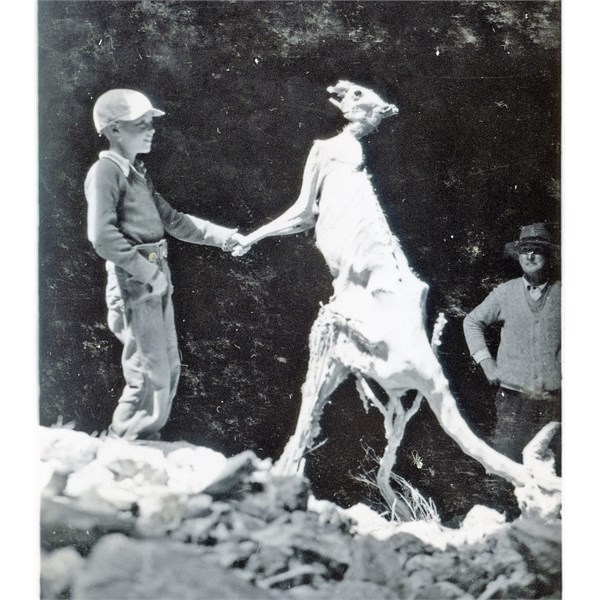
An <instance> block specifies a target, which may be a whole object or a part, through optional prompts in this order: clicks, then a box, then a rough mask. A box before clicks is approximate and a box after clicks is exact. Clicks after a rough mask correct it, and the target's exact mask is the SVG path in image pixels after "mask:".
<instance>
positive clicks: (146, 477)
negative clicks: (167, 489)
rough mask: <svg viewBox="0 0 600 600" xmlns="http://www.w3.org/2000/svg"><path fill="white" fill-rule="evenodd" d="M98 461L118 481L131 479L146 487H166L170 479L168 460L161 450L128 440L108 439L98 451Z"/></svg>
mask: <svg viewBox="0 0 600 600" xmlns="http://www.w3.org/2000/svg"><path fill="white" fill-rule="evenodd" d="M97 460H98V463H99V464H100V465H102V466H103V467H106V468H107V469H108V470H109V471H112V472H113V473H114V474H115V475H116V478H117V480H119V479H125V478H130V479H132V480H133V482H134V483H136V484H137V485H140V486H144V485H166V484H167V481H168V479H169V477H168V475H167V460H166V458H165V455H164V454H163V453H162V452H161V451H160V450H158V449H155V448H149V447H146V446H141V445H136V444H132V443H130V442H128V441H126V440H120V439H107V440H106V441H105V442H104V444H103V445H102V446H101V447H100V448H99V449H98V455H97Z"/></svg>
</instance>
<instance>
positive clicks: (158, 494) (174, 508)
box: [135, 486, 184, 537]
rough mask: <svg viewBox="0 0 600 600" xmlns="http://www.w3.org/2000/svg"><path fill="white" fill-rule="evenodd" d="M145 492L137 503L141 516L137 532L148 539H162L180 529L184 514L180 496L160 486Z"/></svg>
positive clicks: (136, 525) (137, 524)
mask: <svg viewBox="0 0 600 600" xmlns="http://www.w3.org/2000/svg"><path fill="white" fill-rule="evenodd" d="M145 491H146V493H145V494H144V496H143V497H141V498H139V500H138V502H137V505H138V510H139V516H138V518H137V521H136V524H135V527H136V530H137V531H138V532H139V533H140V534H141V535H144V536H147V537H160V536H163V535H165V534H166V533H167V532H168V531H171V530H173V529H176V528H177V527H179V525H180V524H181V521H182V519H183V513H184V510H183V505H182V502H181V500H180V498H179V496H177V495H176V494H174V493H173V492H171V491H170V490H169V489H168V488H164V487H159V486H156V487H155V488H154V489H152V488H147V489H146V490H145Z"/></svg>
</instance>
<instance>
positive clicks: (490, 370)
mask: <svg viewBox="0 0 600 600" xmlns="http://www.w3.org/2000/svg"><path fill="white" fill-rule="evenodd" d="M479 366H480V367H481V368H482V369H483V373H484V374H485V376H486V378H487V380H488V381H489V382H490V383H491V384H497V383H500V379H498V366H497V365H496V361H495V360H494V359H493V358H484V359H483V360H482V361H481V362H480V363H479Z"/></svg>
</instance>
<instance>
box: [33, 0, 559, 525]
mask: <svg viewBox="0 0 600 600" xmlns="http://www.w3.org/2000/svg"><path fill="white" fill-rule="evenodd" d="M38 21H39V39H38V45H39V124H40V125H39V127H40V131H39V186H40V194H39V257H40V258H39V274H40V285H39V289H40V299H39V300H40V304H39V306H40V346H39V349H40V421H41V423H42V424H44V425H49V424H52V423H54V422H55V421H56V420H57V418H58V417H59V415H60V416H62V418H63V420H64V421H75V422H76V424H77V427H78V428H79V429H82V430H84V431H89V432H91V431H94V430H97V431H100V430H103V429H106V427H107V425H108V424H109V422H110V418H111V414H112V411H113V408H114V405H115V402H116V400H117V398H118V396H119V393H120V389H121V386H122V376H121V372H120V364H119V362H120V348H119V345H118V342H117V341H116V340H115V339H114V338H113V337H112V335H111V334H110V332H109V331H108V330H107V328H106V324H105V306H104V266H103V263H102V261H101V260H100V259H99V258H98V257H97V256H96V255H95V254H94V252H93V250H92V248H91V246H90V244H89V242H88V241H87V238H86V205H85V199H84V196H83V187H82V186H83V180H84V178H85V174H86V172H87V169H88V168H89V167H90V165H91V164H92V163H93V162H94V161H95V159H96V156H97V154H98V152H99V151H100V150H102V149H103V148H104V147H105V146H104V142H103V140H102V139H101V138H100V137H99V136H98V135H97V134H96V133H95V130H94V128H93V123H92V119H91V111H92V107H93V104H94V101H95V99H96V98H97V97H98V95H100V94H101V93H102V92H104V91H106V90H107V89H109V88H112V87H131V88H136V89H140V90H142V91H144V92H146V93H147V94H148V95H149V96H150V97H151V98H152V100H153V102H155V104H156V105H157V106H159V107H160V108H162V109H164V110H165V111H166V113H167V114H166V116H165V117H163V118H161V119H159V120H157V134H156V136H155V142H154V145H153V151H152V153H151V154H149V155H147V156H146V157H143V158H144V161H145V163H146V165H147V167H148V169H149V171H150V173H151V175H152V178H153V181H154V183H155V185H156V187H157V189H158V190H159V191H160V192H161V193H162V194H163V195H164V196H165V197H166V198H167V199H168V200H169V201H170V202H171V203H172V204H173V205H174V206H175V207H176V208H178V209H180V210H184V211H186V212H189V213H191V214H194V215H196V216H200V217H203V218H206V219H209V220H214V221H216V222H218V223H221V224H224V225H228V226H236V227H239V228H240V230H241V231H242V232H244V233H245V232H247V231H250V230H252V229H254V228H255V227H257V226H259V225H261V224H263V223H264V222H265V221H267V220H268V219H270V218H272V217H274V216H276V215H278V214H279V213H280V212H282V210H283V209H284V208H286V207H287V206H289V205H290V204H291V203H292V202H293V200H294V199H295V197H296V194H297V193H298V191H299V189H300V182H301V177H302V169H303V165H304V161H305V159H306V156H307V154H308V151H309V149H310V146H311V144H312V142H313V140H315V139H318V138H324V137H330V136H331V135H333V134H335V133H336V132H338V131H339V130H340V129H341V127H342V126H343V120H342V118H341V115H340V114H339V112H338V111H337V109H335V108H334V107H333V106H332V105H330V104H329V103H328V102H327V93H326V89H325V88H326V87H327V86H328V85H331V84H333V83H335V82H336V81H337V80H338V79H350V80H353V81H356V82H358V83H362V84H365V85H367V86H369V87H372V88H374V89H375V90H376V91H378V92H379V93H381V95H382V96H383V97H385V98H386V99H387V100H389V101H390V102H393V103H395V104H396V105H397V106H398V107H399V108H400V114H399V115H398V116H397V117H395V118H393V119H389V120H386V121H385V122H384V123H383V124H382V126H381V127H380V131H378V132H376V133H375V134H373V135H372V136H371V137H369V138H367V140H366V144H365V145H366V151H367V153H368V157H367V160H368V168H369V170H370V172H371V173H372V176H373V181H374V184H375V187H376V189H377V190H378V193H379V196H380V198H381V201H382V205H383V206H384V210H385V212H386V214H387V216H388V219H389V222H390V226H391V228H392V230H393V231H394V233H395V234H396V235H397V236H398V237H399V239H400V241H401V244H402V246H403V248H404V249H405V251H406V253H407V255H408V256H409V259H410V261H411V264H412V265H413V268H414V269H415V271H416V272H417V273H418V274H419V275H420V276H421V277H422V278H423V279H424V280H425V281H427V282H428V283H429V284H430V286H431V289H430V295H429V306H428V308H429V315H428V317H429V324H431V322H432V321H433V319H434V318H435V316H436V315H437V313H438V312H440V311H444V312H445V313H446V315H447V317H448V319H449V323H448V325H447V327H446V330H445V333H444V337H443V345H442V347H441V351H440V358H441V362H442V365H443V367H444V370H445V372H446V375H447V376H448V378H449V380H450V383H451V387H452V389H453V391H454V393H455V394H456V397H457V400H458V402H459V405H460V407H461V410H462V411H463V412H464V414H465V416H466V417H467V419H468V420H469V422H470V423H472V424H473V426H474V428H476V429H477V430H478V431H481V432H482V433H485V432H486V430H487V428H489V424H490V422H491V419H492V412H491V411H492V406H493V405H492V396H493V390H492V389H491V388H489V386H488V385H487V383H486V382H485V381H484V379H483V375H482V374H481V373H480V372H479V371H478V370H477V369H476V367H475V366H474V365H473V364H472V362H471V360H470V359H469V357H468V353H467V349H466V346H465V343H464V340H463V338H462V317H463V316H464V314H465V313H466V312H468V311H469V310H471V309H472V308H473V307H474V306H475V305H476V304H477V303H479V302H480V301H481V300H482V299H483V298H484V297H485V295H486V294H487V293H488V292H489V291H490V290H491V289H492V288H493V287H494V286H495V285H496V284H497V283H499V282H500V281H502V280H504V279H507V278H510V277H514V276H517V275H518V274H519V270H518V267H517V265H516V263H513V262H511V261H510V260H508V259H506V258H504V257H503V255H502V249H503V246H504V243H505V242H507V241H510V240H512V239H515V238H516V236H517V235H518V231H519V227H520V225H523V224H526V223H531V222H535V221H547V222H550V223H554V224H555V225H557V226H558V224H559V222H560V192H559V187H560V186H559V181H560V139H559V134H560V46H559V43H560V4H559V3H558V2H510V3H506V2H87V1H74V2H56V1H42V2H40V3H39V11H38ZM558 233H560V231H559V229H557V234H558ZM169 244H170V264H171V266H172V271H173V276H174V280H175V287H176V290H175V297H174V299H175V308H176V313H177V325H178V331H179V340H180V349H181V352H182V358H183V363H184V368H183V373H182V380H181V384H180V388H179V393H178V397H177V399H176V401H175V405H174V409H173V413H172V418H171V420H170V421H169V423H168V425H167V427H166V428H165V430H164V436H165V438H167V439H177V438H184V439H187V440H189V441H191V442H194V443H197V444H203V445H207V446H211V447H213V448H215V449H217V450H221V451H223V452H225V453H227V454H233V453H235V452H239V451H241V450H243V449H245V448H251V449H254V450H255V451H256V452H257V453H258V454H259V455H260V456H271V457H277V456H278V455H279V453H280V452H281V450H282V449H283V446H284V444H285V442H286V441H287V438H288V436H289V434H290V433H291V432H292V430H293V428H294V424H295V418H296V415H297V410H298V407H299V403H300V386H301V384H302V381H303V379H304V374H305V370H306V365H307V361H308V347H307V340H308V333H309V330H310V326H311V324H312V321H313V320H314V318H315V316H316V313H317V311H318V308H319V302H320V301H321V302H323V301H326V300H327V298H328V296H329V294H330V292H331V284H330V277H329V275H328V273H327V269H326V267H325V265H324V262H323V261H322V259H321V257H320V255H319V253H318V252H317V251H316V249H315V248H314V244H313V241H312V235H311V234H310V233H308V234H300V235H296V236H287V237H281V238H277V239H274V238H271V239H268V240H265V241H263V242H262V243H260V244H259V245H257V246H256V247H254V248H253V249H252V250H251V252H250V253H249V254H247V255H246V256H244V257H242V258H237V259H236V258H233V257H231V256H229V255H226V254H224V253H221V252H220V251H218V250H217V249H215V248H208V247H202V246H194V245H190V244H183V243H180V242H178V241H177V240H172V239H170V240H169ZM322 438H323V439H324V438H327V439H328V442H327V444H325V445H324V446H323V447H321V448H320V449H318V450H317V451H315V453H314V454H313V455H312V456H311V459H310V460H309V465H308V472H309V475H310V476H311V480H312V481H313V486H314V488H315V490H316V492H318V493H319V494H320V495H325V496H328V497H333V498H335V499H336V501H338V502H340V503H342V504H343V503H351V502H355V501H357V500H359V499H361V498H362V495H363V490H362V488H361V487H360V486H357V485H356V483H355V482H354V480H353V479H352V476H351V475H352V474H355V473H357V472H358V471H360V469H361V468H362V466H361V461H362V459H363V458H364V451H363V450H362V446H361V444H363V443H367V444H369V445H371V446H372V447H373V448H375V449H376V450H377V451H379V452H380V451H381V449H382V448H383V445H384V440H383V425H382V423H381V422H380V420H379V419H378V415H377V414H375V413H374V412H373V411H371V413H369V414H368V415H365V414H364V411H363V408H362V405H361V403H360V401H359V400H358V396H357V394H356V392H355V390H354V386H353V384H352V382H348V383H347V384H346V385H344V386H342V387H341V388H340V389H339V390H338V391H337V392H336V394H335V395H334V397H333V399H332V402H331V404H330V405H329V406H328V407H327V410H326V413H325V416H324V423H323V434H322ZM363 438H364V439H363ZM413 449H414V450H416V451H417V452H418V453H419V454H420V455H421V456H423V457H424V460H425V464H426V465H427V466H429V467H431V470H433V471H434V472H435V473H436V475H435V476H432V475H431V473H430V471H426V470H425V469H420V470H419V469H416V467H414V465H412V464H411V463H410V460H409V455H410V452H411V450H413ZM399 468H401V469H404V472H405V473H408V474H410V477H408V478H409V479H410V480H411V481H413V482H414V483H416V484H417V485H419V486H421V487H422V488H423V489H425V490H426V491H427V492H428V493H429V494H431V495H433V496H434V498H435V499H436V501H437V502H438V504H439V505H440V506H441V510H442V512H443V513H444V515H446V516H449V517H450V516H452V515H453V514H455V513H456V512H460V511H461V510H463V509H464V508H465V507H467V508H468V507H470V505H472V503H474V502H475V501H476V500H477V499H478V498H482V497H483V496H484V495H485V493H486V492H485V489H483V488H485V486H481V479H482V477H483V469H482V468H480V467H479V465H477V464H476V463H474V462H473V461H471V459H468V458H466V457H464V456H463V455H462V453H461V452H460V451H459V450H458V448H457V447H456V445H455V444H454V443H453V442H451V441H450V440H449V439H447V438H446V436H445V435H444V434H443V433H442V432H441V429H440V428H439V425H438V424H437V423H436V422H435V419H434V417H433V415H432V414H431V413H430V412H429V411H428V409H426V408H423V409H421V412H420V414H419V415H418V416H417V417H416V418H415V419H414V420H413V422H411V424H410V425H409V429H408V432H407V438H406V440H405V442H404V443H403V446H402V448H401V449H400V451H399ZM457 485H458V488H457V487H456V486H457Z"/></svg>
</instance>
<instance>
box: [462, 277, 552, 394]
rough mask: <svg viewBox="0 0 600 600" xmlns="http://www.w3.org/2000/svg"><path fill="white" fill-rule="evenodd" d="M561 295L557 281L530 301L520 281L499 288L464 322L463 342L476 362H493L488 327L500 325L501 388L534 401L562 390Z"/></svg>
mask: <svg viewBox="0 0 600 600" xmlns="http://www.w3.org/2000/svg"><path fill="white" fill-rule="evenodd" d="M560 296H561V286H560V282H558V281H557V282H551V283H549V284H548V285H547V286H546V288H545V290H544V293H543V294H542V297H541V298H540V299H539V300H532V299H531V297H530V295H529V293H528V292H527V290H526V288H525V285H524V284H523V278H522V277H519V278H517V279H512V280H510V281H507V282H506V283H502V284H501V285H499V286H498V287H497V288H495V289H494V290H493V291H492V292H491V294H490V295H489V296H488V297H487V298H486V299H485V300H484V301H483V302H482V303H481V304H480V305H479V306H477V307H476V308H475V309H474V310H473V311H471V312H470V313H469V314H468V315H467V316H466V317H465V320H464V323H463V328H464V333H465V339H466V341H467V345H468V347H469V351H470V353H471V355H472V356H473V357H474V358H475V360H476V361H477V362H481V360H483V359H484V358H488V357H491V354H490V353H489V349H488V346H487V343H486V340H485V330H486V328H487V327H488V326H489V325H491V324H492V323H496V322H501V323H502V330H501V333H500V345H499V347H498V355H497V357H496V362H497V365H498V377H499V379H500V385H501V386H503V387H506V388H509V389H514V390H518V391H521V392H524V393H527V394H529V395H531V396H542V395H543V393H544V392H551V391H556V390H558V389H559V388H560V385H561V364H560V361H561V354H560V349H561V328H560V324H561V304H560V302H561V298H560Z"/></svg>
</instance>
